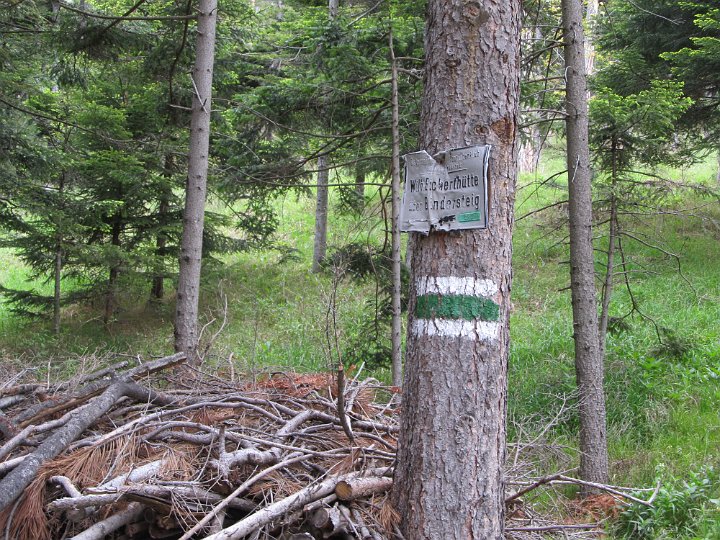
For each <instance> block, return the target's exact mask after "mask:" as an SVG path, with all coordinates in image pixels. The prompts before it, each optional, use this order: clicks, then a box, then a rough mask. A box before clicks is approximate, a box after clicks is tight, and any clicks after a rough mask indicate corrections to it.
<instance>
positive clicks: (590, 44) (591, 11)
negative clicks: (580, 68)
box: [585, 0, 600, 75]
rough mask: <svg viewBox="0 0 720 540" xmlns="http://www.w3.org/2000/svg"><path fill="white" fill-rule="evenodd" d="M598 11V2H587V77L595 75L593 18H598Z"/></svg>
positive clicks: (588, 0)
mask: <svg viewBox="0 0 720 540" xmlns="http://www.w3.org/2000/svg"><path fill="white" fill-rule="evenodd" d="M599 11H600V1H599V0H587V5H586V7H585V21H586V22H587V26H588V28H590V35H589V36H586V40H585V73H586V74H587V75H592V74H593V73H595V41H594V39H593V32H594V28H595V18H596V17H597V16H598V13H599Z"/></svg>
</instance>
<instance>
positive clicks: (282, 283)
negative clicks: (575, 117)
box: [0, 152, 720, 538]
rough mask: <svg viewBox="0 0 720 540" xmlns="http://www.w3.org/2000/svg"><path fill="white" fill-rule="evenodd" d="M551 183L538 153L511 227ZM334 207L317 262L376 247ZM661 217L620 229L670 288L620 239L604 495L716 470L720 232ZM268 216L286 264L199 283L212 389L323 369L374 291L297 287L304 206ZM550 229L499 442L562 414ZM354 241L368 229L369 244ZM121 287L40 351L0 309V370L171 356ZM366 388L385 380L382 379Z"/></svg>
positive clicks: (269, 258)
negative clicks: (624, 275)
mask: <svg viewBox="0 0 720 540" xmlns="http://www.w3.org/2000/svg"><path fill="white" fill-rule="evenodd" d="M562 168H563V165H562V161H561V159H560V157H558V155H557V154H553V153H552V152H550V153H549V156H548V157H547V158H546V159H545V160H544V161H543V163H542V167H541V170H540V171H539V172H538V174H537V175H525V176H524V177H523V178H522V179H521V181H520V185H521V186H523V187H522V189H520V190H519V192H518V197H517V215H518V216H521V215H524V214H527V213H528V212H532V211H534V210H537V209H538V208H541V207H543V206H546V205H548V204H551V203H553V202H555V201H558V200H562V199H564V198H566V190H565V189H564V187H563V184H564V182H566V180H565V178H563V177H562V176H559V177H557V178H556V179H554V180H553V181H551V182H547V183H540V182H539V180H540V179H542V178H545V177H547V176H549V175H550V174H552V172H553V171H556V170H559V169H562ZM672 174H673V175H674V176H675V177H677V179H683V178H684V180H685V181H690V180H694V179H697V180H698V181H703V182H706V183H708V184H710V183H711V182H714V174H715V172H714V165H713V163H712V162H711V161H710V160H709V161H708V162H706V163H703V164H700V165H697V166H695V167H693V168H691V169H689V170H686V171H684V172H683V171H674V172H672ZM333 200H334V201H335V203H331V222H330V227H329V230H330V238H329V244H330V245H331V246H340V245H344V244H347V243H350V242H366V241H368V239H370V240H372V241H374V242H376V243H381V242H382V240H383V234H384V232H383V227H382V226H381V225H380V221H379V217H378V208H377V200H376V198H375V199H373V200H372V201H371V204H370V205H369V206H368V210H367V212H366V214H365V215H364V216H361V217H353V216H348V215H339V213H338V212H337V211H336V210H337V208H336V201H337V197H335V198H334V199H333ZM672 205H673V207H672V209H673V210H677V211H681V210H688V211H689V212H688V213H689V214H692V216H688V217H679V216H676V215H659V216H648V217H644V218H642V219H641V218H635V219H632V220H626V221H625V226H626V227H628V229H626V230H632V231H635V232H636V233H639V234H643V235H646V236H643V238H646V239H647V242H648V243H652V244H655V243H657V244H658V245H661V246H662V248H663V250H665V251H667V252H672V253H676V254H677V255H678V256H679V260H680V268H681V272H682V274H680V273H679V272H678V269H677V260H676V259H675V258H673V257H671V256H668V255H666V254H664V253H662V252H660V251H658V250H656V249H652V248H650V247H648V246H646V245H643V244H642V243H639V242H636V241H633V240H631V239H626V241H625V248H626V250H627V253H628V262H629V265H630V267H631V269H632V273H631V274H630V277H631V285H632V292H633V297H634V298H635V301H636V302H637V304H638V306H639V307H640V310H641V311H642V314H643V315H644V316H641V315H639V314H638V313H635V314H634V315H633V316H632V317H629V318H627V319H625V321H626V322H627V326H626V328H624V329H623V330H621V331H619V332H617V333H614V334H611V335H609V336H608V342H607V364H606V373H607V383H606V388H607V396H608V402H607V408H608V423H609V425H608V429H609V443H610V454H611V462H612V481H613V482H616V483H618V484H625V485H635V486H651V485H654V483H655V481H656V477H657V476H658V470H660V469H662V470H663V471H664V474H666V475H668V477H671V478H672V479H673V481H674V482H676V483H682V481H683V479H689V478H690V477H691V476H692V474H693V473H695V474H700V471H703V470H707V467H711V466H714V467H715V470H720V452H718V450H717V449H718V448H720V416H718V411H719V410H720V324H718V321H720V270H719V269H720V249H718V247H717V246H718V241H719V240H720V229H718V227H717V226H716V225H715V223H717V222H718V221H720V209H719V208H718V205H717V202H716V201H713V200H710V199H703V198H701V197H700V196H698V195H694V194H675V195H674V196H673V198H672ZM277 208H278V212H279V215H280V223H281V226H280V229H279V231H278V234H277V242H278V243H279V244H282V245H284V246H285V247H286V248H291V249H292V250H296V251H289V250H288V249H285V250H276V249H275V250H273V249H269V250H265V251H259V252H252V253H241V254H236V255H233V256H231V257H228V258H227V259H226V260H225V261H224V264H222V265H220V264H209V265H206V267H205V271H204V278H203V289H202V302H201V312H202V321H201V325H206V324H207V327H206V328H205V330H204V333H203V344H207V343H208V341H209V338H210V337H211V336H213V335H214V334H215V333H216V332H218V330H219V329H220V327H221V325H222V324H223V322H222V321H225V323H224V324H225V326H224V328H223V330H222V332H220V333H219V334H218V336H217V339H216V340H215V341H214V342H213V343H212V348H211V349H210V351H209V353H208V356H207V362H208V367H210V368H214V369H217V370H220V371H222V372H224V373H226V372H227V371H228V370H230V368H231V367H232V370H235V371H248V370H253V371H262V370H272V369H295V370H302V371H307V370H322V369H327V368H328V366H330V365H332V364H334V363H335V362H336V361H337V358H338V356H337V352H338V350H340V351H341V352H343V351H346V350H347V348H348V347H349V345H350V344H351V343H353V340H357V339H358V338H362V332H363V326H362V323H363V311H364V310H366V304H367V301H368V299H370V298H372V296H373V294H374V290H375V289H374V285H373V283H372V282H370V281H368V282H361V283H358V282H356V281H352V280H349V279H343V280H340V281H338V282H336V281H335V280H334V279H333V276H332V275H330V274H329V273H324V274H312V273H311V272H310V270H309V268H310V263H311V256H312V238H313V228H314V216H313V209H314V199H313V198H311V197H305V196H302V197H296V196H294V195H288V196H285V197H284V198H282V199H281V200H279V201H278V202H277ZM702 216H705V217H706V218H707V219H705V218H703V217H702ZM563 220H564V209H563V207H562V206H555V207H553V208H550V209H548V210H546V211H544V212H539V213H535V214H532V215H530V216H529V217H527V218H525V219H522V220H520V221H519V222H518V224H517V226H516V231H515V237H514V272H515V278H514V284H513V292H512V300H513V312H512V317H511V325H512V326H511V337H512V345H511V357H510V366H509V414H510V418H511V427H510V430H509V434H510V437H511V439H513V438H516V437H519V436H520V434H521V433H522V436H523V437H530V436H532V434H533V433H537V432H539V431H540V430H542V429H543V427H544V425H545V424H546V423H547V422H548V421H549V420H550V419H552V418H554V417H555V416H556V414H557V413H558V411H559V408H560V406H561V404H562V402H563V400H564V399H565V400H568V403H569V404H572V400H573V398H572V396H573V392H574V389H575V383H574V381H575V374H574V366H573V342H572V330H571V329H572V321H571V311H570V294H569V291H568V290H567V286H568V283H569V269H568V266H567V259H568V254H567V246H566V244H565V243H564V236H565V233H564V230H565V226H564V225H563V223H564V221H563ZM368 229H372V230H371V232H370V233H368ZM596 232H597V234H598V236H599V238H598V244H597V245H598V247H600V248H602V246H604V244H605V242H606V240H605V239H604V238H603V237H602V234H604V231H602V230H597V231H596ZM288 254H290V255H294V256H291V257H288V256H287V255H288ZM0 257H2V260H3V264H2V266H1V268H2V269H1V270H0V282H1V283H3V284H5V285H6V286H13V287H16V286H28V285H27V284H23V281H24V277H25V276H26V274H27V272H26V269H25V268H24V267H23V265H22V264H21V263H20V261H19V260H18V259H17V258H16V257H14V256H13V254H12V253H10V252H8V251H3V252H1V253H0ZM602 259H603V258H602V255H601V254H598V256H597V263H598V266H597V270H598V271H599V272H602V270H603V267H602V264H601V263H602ZM31 285H32V284H31ZM34 285H38V284H37V283H35V284H34ZM40 285H42V284H40ZM125 285H126V290H127V291H128V293H127V294H125V295H124V296H123V304H122V310H121V313H120V314H119V316H118V319H117V321H116V322H115V324H114V325H113V326H112V327H111V328H110V329H109V331H108V330H106V329H105V328H104V327H103V325H102V322H101V320H100V319H99V317H98V315H99V313H100V310H99V306H92V305H90V306H73V307H71V308H67V309H66V310H65V311H64V313H63V332H62V334H61V335H60V336H58V337H55V336H53V335H52V334H51V332H50V327H49V324H48V323H47V322H43V321H28V320H24V319H19V318H16V317H14V316H12V315H11V314H10V313H9V311H8V309H7V306H6V305H3V304H2V303H1V302H0V351H1V352H2V356H3V357H4V358H6V359H12V358H18V357H22V358H31V359H33V358H34V359H38V360H37V361H38V362H40V363H41V366H40V368H39V374H41V375H42V374H43V373H44V372H43V370H44V369H46V367H44V366H45V361H46V360H47V359H48V358H67V357H72V358H74V359H75V360H71V361H66V360H63V361H62V362H58V363H57V365H55V366H51V369H54V370H55V372H56V376H58V377H60V376H61V374H62V373H63V370H65V372H68V371H72V370H73V369H78V368H79V366H78V364H77V362H79V360H77V359H78V358H80V357H81V355H83V354H86V353H95V354H97V355H102V354H106V353H108V352H111V351H114V352H127V353H132V354H141V355H150V354H163V353H167V352H170V351H171V349H172V343H171V337H172V324H171V323H172V318H173V310H174V302H173V298H172V296H170V297H168V298H167V299H166V300H164V301H163V302H161V303H159V304H149V303H148V302H147V301H146V299H147V292H146V290H145V289H146V286H145V285H143V286H142V287H141V286H139V285H138V284H135V283H127V284H125ZM170 285H171V284H170V283H168V289H170ZM43 286H45V287H47V285H43ZM225 301H227V306H228V308H227V311H225V309H224V305H225ZM630 307H631V299H630V296H629V294H628V291H627V290H626V289H624V288H623V287H622V286H619V285H618V286H617V287H616V290H615V294H614V296H613V301H612V304H611V315H612V316H615V317H619V316H622V315H624V314H626V313H627V312H628V311H629V310H630ZM658 329H659V331H660V336H661V338H662V341H659V339H658V335H657V334H658V332H657V330H658ZM21 355H24V356H21ZM41 359H42V360H41ZM372 374H373V375H375V376H377V377H379V378H380V379H382V380H385V381H388V379H389V374H388V372H387V370H383V369H379V370H377V371H375V372H373V373H372ZM576 432H577V418H576V416H575V414H574V412H573V410H572V409H571V410H570V411H569V412H567V413H566V414H564V415H562V416H561V418H560V419H559V420H558V422H557V424H556V425H555V426H554V427H553V428H552V429H551V430H550V432H549V433H548V436H549V437H550V439H551V440H553V441H554V442H556V443H559V444H562V445H568V446H574V445H575V444H576V442H575V437H576ZM565 459H567V460H569V462H567V463H566V462H563V463H559V462H558V461H557V460H554V461H553V460H549V461H547V462H546V463H545V465H546V466H547V467H551V466H559V465H562V466H568V465H572V464H573V463H574V462H575V460H576V459H577V456H576V455H575V454H574V453H573V452H568V455H567V457H566V458H565ZM678 485H679V484H678ZM703 511H705V510H703ZM707 512H709V514H708V515H709V516H714V515H717V513H715V514H713V513H712V511H711V510H707ZM698 523H699V528H698V531H700V532H698V533H697V534H700V536H697V538H717V537H719V536H712V535H713V534H716V532H717V524H716V523H715V524H713V523H712V520H710V521H707V523H706V521H703V520H700V521H699V522H698ZM703 527H704V528H705V529H703ZM703 530H706V532H705V533H703V532H702V531H703ZM702 534H706V536H702ZM708 535H709V536H708ZM688 538H689V537H688Z"/></svg>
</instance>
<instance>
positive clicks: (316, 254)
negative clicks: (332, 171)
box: [312, 154, 329, 272]
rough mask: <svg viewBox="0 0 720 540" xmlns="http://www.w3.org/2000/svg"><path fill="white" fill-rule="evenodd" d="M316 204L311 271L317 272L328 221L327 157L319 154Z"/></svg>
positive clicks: (324, 245)
mask: <svg viewBox="0 0 720 540" xmlns="http://www.w3.org/2000/svg"><path fill="white" fill-rule="evenodd" d="M317 167H318V175H317V203H316V206H315V243H314V245H313V262H312V271H313V272H319V271H320V269H321V268H322V262H323V260H324V259H325V254H326V252H327V219H328V176H329V174H328V173H329V171H328V168H327V156H326V155H325V154H321V155H319V156H318V159H317Z"/></svg>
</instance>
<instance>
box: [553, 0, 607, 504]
mask: <svg viewBox="0 0 720 540" xmlns="http://www.w3.org/2000/svg"><path fill="white" fill-rule="evenodd" d="M562 13H563V30H564V38H565V73H566V79H567V82H566V85H565V86H566V105H565V109H566V114H567V116H566V134H567V163H568V196H569V201H570V203H569V214H570V289H571V295H572V310H573V330H574V334H573V335H574V339H575V373H576V379H577V385H578V391H579V401H580V404H579V405H580V478H581V479H582V480H586V481H589V482H600V483H603V482H607V479H608V457H607V433H606V426H605V394H604V391H603V379H604V358H603V356H602V350H601V348H600V339H599V330H598V314H597V294H596V291H595V265H594V255H593V244H592V191H591V186H590V182H591V170H590V150H589V146H588V104H587V77H586V73H585V47H584V41H585V38H584V30H583V8H582V2H581V1H580V0H562ZM584 491H587V489H585V490H584Z"/></svg>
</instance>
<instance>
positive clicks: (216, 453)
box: [0, 354, 597, 540]
mask: <svg viewBox="0 0 720 540" xmlns="http://www.w3.org/2000/svg"><path fill="white" fill-rule="evenodd" d="M183 360H184V357H183V355H182V354H176V355H173V356H170V357H166V358H162V359H159V360H155V361H152V362H147V363H140V364H139V365H138V366H136V367H133V368H130V369H127V362H122V363H119V364H116V365H114V366H111V367H110V368H105V369H103V370H99V371H97V372H94V373H92V374H90V375H87V376H85V377H83V378H82V379H80V380H78V381H76V383H75V384H74V385H70V384H67V383H65V384H61V385H57V386H56V387H48V386H47V385H41V384H35V383H26V384H19V383H18V381H13V384H7V385H5V386H4V387H3V386H0V405H1V406H0V434H1V435H2V437H3V438H2V441H3V445H2V446H1V447H0V535H1V536H0V538H6V539H13V540H59V539H74V540H99V539H103V538H108V539H116V540H120V539H145V538H172V539H180V540H190V539H191V538H192V539H197V538H207V539H212V540H220V539H223V540H229V539H240V538H253V539H259V538H264V539H265V538H268V539H286V540H303V539H304V540H312V539H326V538H334V539H361V540H379V539H385V538H395V537H397V523H398V519H397V516H396V515H395V513H394V512H393V510H392V508H391V506H390V505H389V503H388V502H387V493H388V491H389V489H390V487H391V485H392V472H393V464H394V459H395V449H396V445H397V439H396V436H397V431H398V419H397V410H398V402H399V398H398V395H397V394H396V393H394V392H392V391H389V390H388V389H386V388H384V387H383V386H382V385H380V384H379V383H378V382H377V381H375V380H372V379H366V380H363V381H360V380H357V378H355V379H350V380H348V381H347V382H345V378H344V373H343V372H342V371H341V372H339V374H338V376H337V377H336V376H335V374H332V375H331V374H312V375H298V374H286V373H277V374H274V375H272V376H268V377H265V378H260V379H259V380H256V382H255V383H253V384H244V385H242V384H241V385H238V384H230V383H228V382H227V381H224V380H222V379H219V378H217V377H215V376H211V375H207V374H203V373H201V372H199V371H197V370H193V369H190V368H188V367H187V366H182V367H178V366H181V365H182V363H183ZM338 388H340V392H338ZM160 389H161V390H160ZM558 481H568V477H564V476H557V475H556V476H555V477H553V478H549V479H547V480H546V481H544V482H539V483H537V485H534V484H533V482H532V481H527V482H526V483H525V484H524V485H525V487H524V488H522V489H523V490H524V491H522V493H521V492H520V491H518V492H517V493H520V495H522V494H525V493H526V492H529V491H530V490H532V489H535V488H537V487H539V486H544V485H550V484H552V483H553V482H558ZM528 488H529V489H528ZM517 493H516V495H511V496H509V498H508V504H509V505H510V506H509V512H508V537H509V538H517V539H526V538H527V539H529V538H540V537H542V536H540V534H547V533H548V532H553V531H555V532H561V533H562V534H563V537H580V536H582V535H585V537H591V536H595V535H596V534H597V524H596V523H590V524H582V523H580V524H558V523H553V522H551V521H548V520H543V519H541V517H540V516H535V515H533V514H532V511H531V510H530V509H527V508H521V506H520V495H518V494H517ZM545 537H547V536H545Z"/></svg>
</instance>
